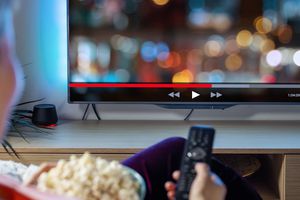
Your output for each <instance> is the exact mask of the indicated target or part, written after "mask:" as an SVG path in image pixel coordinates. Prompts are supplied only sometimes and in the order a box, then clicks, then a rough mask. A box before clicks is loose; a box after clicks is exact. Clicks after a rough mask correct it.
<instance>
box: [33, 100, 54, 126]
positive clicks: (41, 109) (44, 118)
mask: <svg viewBox="0 0 300 200" xmlns="http://www.w3.org/2000/svg"><path fill="white" fill-rule="evenodd" d="M57 121H58V117H57V113H56V108H55V105H51V104H40V105H36V106H34V108H33V114H32V123H33V124H35V125H37V126H56V124H57Z"/></svg>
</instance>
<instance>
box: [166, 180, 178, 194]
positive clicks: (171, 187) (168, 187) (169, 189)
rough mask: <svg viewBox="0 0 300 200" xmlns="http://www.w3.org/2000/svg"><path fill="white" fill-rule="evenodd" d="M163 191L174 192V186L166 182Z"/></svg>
mask: <svg viewBox="0 0 300 200" xmlns="http://www.w3.org/2000/svg"><path fill="white" fill-rule="evenodd" d="M165 189H166V190H167V191H168V192H169V191H175V189H176V185H175V184H174V183H173V182H171V181H168V182H166V183H165Z"/></svg>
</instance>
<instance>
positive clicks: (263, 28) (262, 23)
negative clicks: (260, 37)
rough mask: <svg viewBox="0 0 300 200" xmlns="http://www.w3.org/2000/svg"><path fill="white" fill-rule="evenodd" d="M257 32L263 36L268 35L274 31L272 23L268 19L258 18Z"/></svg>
mask: <svg viewBox="0 0 300 200" xmlns="http://www.w3.org/2000/svg"><path fill="white" fill-rule="evenodd" d="M254 25H255V28H256V30H257V31H258V32H259V33H261V34H267V33H270V32H271V31H272V28H273V24H272V21H271V20H270V19H268V18H266V17H258V18H257V19H255V21H254Z"/></svg>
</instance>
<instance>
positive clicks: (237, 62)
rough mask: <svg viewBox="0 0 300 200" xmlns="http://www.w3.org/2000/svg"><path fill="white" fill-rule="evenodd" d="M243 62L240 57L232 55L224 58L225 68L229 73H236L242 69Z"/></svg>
mask: <svg viewBox="0 0 300 200" xmlns="http://www.w3.org/2000/svg"><path fill="white" fill-rule="evenodd" d="M242 64H243V60H242V58H241V56H240V55H237V54H232V55H230V56H228V57H227V58H226V61H225V66H226V68H227V69H228V70H229V71H237V70H239V69H240V68H241V67H242Z"/></svg>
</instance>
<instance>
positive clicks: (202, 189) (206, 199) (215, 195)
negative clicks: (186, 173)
mask: <svg viewBox="0 0 300 200" xmlns="http://www.w3.org/2000/svg"><path fill="white" fill-rule="evenodd" d="M195 169H196V172H197V176H196V178H195V180H194V182H193V184H192V187H191V191H190V198H189V199H190V200H224V199H225V197H226V187H225V185H224V183H223V182H222V181H221V179H220V178H219V177H218V176H217V175H215V174H213V173H212V172H211V171H210V169H209V167H208V165H206V164H202V163H201V164H200V163H199V164H197V165H196V167H195ZM179 176H180V172H179V171H176V172H174V173H173V178H174V179H175V180H178V179H179ZM165 188H166V190H167V192H168V198H169V199H170V200H173V199H175V190H176V184H175V183H173V182H167V183H166V184H165Z"/></svg>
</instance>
